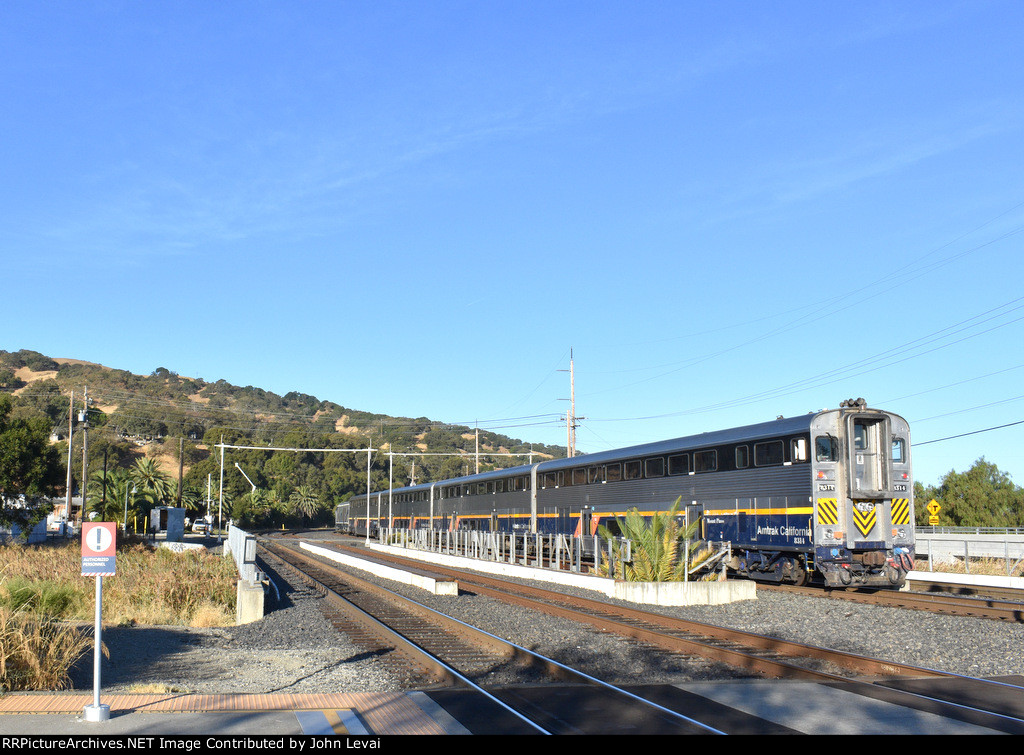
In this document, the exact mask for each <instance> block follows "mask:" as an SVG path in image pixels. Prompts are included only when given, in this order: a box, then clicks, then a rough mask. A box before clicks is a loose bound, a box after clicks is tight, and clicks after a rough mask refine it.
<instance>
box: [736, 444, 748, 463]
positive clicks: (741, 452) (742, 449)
mask: <svg viewBox="0 0 1024 755" xmlns="http://www.w3.org/2000/svg"><path fill="white" fill-rule="evenodd" d="M749 466H750V446H736V469H746V468H747V467H749Z"/></svg>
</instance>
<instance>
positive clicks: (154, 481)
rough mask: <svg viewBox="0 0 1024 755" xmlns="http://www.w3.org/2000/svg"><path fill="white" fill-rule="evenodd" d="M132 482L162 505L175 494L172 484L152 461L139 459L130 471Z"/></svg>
mask: <svg viewBox="0 0 1024 755" xmlns="http://www.w3.org/2000/svg"><path fill="white" fill-rule="evenodd" d="M131 478H132V481H133V482H134V483H135V484H136V485H137V486H138V488H139V490H140V491H141V492H144V493H151V494H152V496H153V499H154V500H155V501H156V502H157V503H159V504H162V505H166V504H167V502H168V501H169V500H170V499H171V497H172V496H173V495H174V493H175V492H176V489H175V487H174V483H173V482H172V481H171V478H170V477H168V476H167V474H166V473H165V472H163V471H162V470H161V469H160V468H159V467H158V466H157V465H156V462H155V461H153V459H139V460H138V461H136V462H135V466H134V467H132V469H131Z"/></svg>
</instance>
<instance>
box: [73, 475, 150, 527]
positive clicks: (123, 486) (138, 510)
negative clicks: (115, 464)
mask: <svg viewBox="0 0 1024 755" xmlns="http://www.w3.org/2000/svg"><path fill="white" fill-rule="evenodd" d="M104 491H105V493H106V506H103V503H102V502H103V495H104ZM89 496H90V498H91V500H92V501H94V503H93V507H94V508H93V511H95V512H96V515H97V516H98V517H99V519H100V521H104V522H120V523H122V524H123V523H124V516H125V508H127V509H128V521H129V522H130V521H131V520H132V518H133V517H135V516H138V515H139V514H143V515H144V514H145V513H146V512H147V511H148V510H149V509H150V508H152V507H153V506H155V505H156V502H157V500H156V497H155V496H154V495H153V493H152V491H148V490H140V489H139V487H138V484H137V483H136V482H135V481H134V479H133V476H132V473H131V470H127V469H112V470H110V471H109V472H107V475H106V479H105V480H104V476H103V473H102V472H94V473H93V474H92V475H91V476H90V478H89Z"/></svg>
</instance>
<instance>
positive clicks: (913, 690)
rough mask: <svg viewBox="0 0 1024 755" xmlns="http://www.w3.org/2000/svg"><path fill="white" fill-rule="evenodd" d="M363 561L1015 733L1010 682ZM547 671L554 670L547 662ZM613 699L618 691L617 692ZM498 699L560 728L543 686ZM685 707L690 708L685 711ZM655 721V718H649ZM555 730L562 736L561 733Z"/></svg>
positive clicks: (415, 564) (1017, 716)
mask: <svg viewBox="0 0 1024 755" xmlns="http://www.w3.org/2000/svg"><path fill="white" fill-rule="evenodd" d="M333 547H334V548H336V549H338V550H341V551H346V550H347V551H348V552H350V553H352V554H353V555H356V556H358V557H360V558H367V557H368V554H367V551H366V550H365V549H362V548H355V549H353V548H345V547H343V546H337V545H334V546H333ZM372 558H374V559H376V560H383V561H386V562H387V563H389V564H392V565H393V564H400V565H405V566H406V567H407V568H411V569H413V570H417V571H424V570H425V568H426V570H428V571H430V572H432V573H434V574H436V575H438V576H443V577H449V578H455V579H457V580H458V581H459V584H460V587H461V588H465V589H466V590H467V591H471V592H474V593H478V594H484V595H489V596H491V597H494V598H496V599H499V600H507V601H512V602H514V603H516V604H518V605H522V606H526V607H529V608H531V609H534V610H540V611H545V612H547V613H551V614H554V615H558V616H562V617H565V618H570V619H573V620H576V621H583V622H585V623H588V624H591V625H592V626H597V627H600V628H601V629H603V630H604V631H615V632H618V633H619V634H621V635H623V636H626V637H631V638H633V639H636V640H640V641H642V642H644V643H645V644H647V645H648V646H649V647H657V648H662V649H668V650H670V651H671V652H677V653H678V652H683V653H687V654H700V655H703V656H704V657H711V658H714V659H716V660H724V661H725V662H728V663H732V664H733V665H736V666H737V667H739V668H743V669H746V670H749V671H751V672H754V673H757V674H761V675H764V676H774V677H779V678H786V679H799V680H805V681H814V682H817V683H819V684H823V685H827V686H831V687H841V688H842V689H844V690H847V691H851V692H854V693H856V694H857V695H860V696H862V697H867V698H872V699H876V700H881V701H884V702H888V703H892V704H894V705H900V706H904V707H907V708H913V709H916V710H920V711H924V712H927V713H931V714H934V715H938V716H943V717H946V718H951V719H955V720H959V721H963V722H967V723H971V724H974V725H977V726H983V727H986V728H988V729H993V730H995V731H1003V732H1007V733H1014V734H1024V688H1022V687H1021V686H1019V684H1017V683H1016V681H1009V682H1005V681H990V680H981V679H973V678H969V677H962V676H959V675H955V674H948V673H945V672H939V671H933V670H929V669H921V668H918V667H914V666H907V665H902V664H895V663H890V662H887V661H880V660H876V659H871V658H866V657H863V656H857V655H853V654H849V653H844V652H841V651H833V650H829V649H826V648H817V647H813V646H807V645H801V644H800V643H791V642H787V641H782V640H779V639H777V638H771V637H761V636H759V635H754V634H751V633H747V632H739V631H736V630H728V629H725V628H721V627H712V626H710V625H706V624H699V623H696V622H687V621H681V620H677V619H673V618H671V617H666V616H663V615H661V614H651V613H648V612H644V611H639V610H636V609H631V608H626V607H619V606H613V605H610V604H607V603H604V602H603V601H594V600H588V599H582V598H576V597H573V596H568V595H566V594H564V593H560V592H557V591H549V590H544V589H539V588H534V587H532V586H526V585H523V584H521V583H518V582H509V581H507V580H499V579H494V578H491V577H485V576H482V575H479V574H476V573H472V574H470V573H465V572H460V571H457V570H454V569H449V568H444V567H439V566H437V565H433V564H431V565H429V567H427V565H425V564H424V563H423V562H421V561H409V560H407V559H402V558H400V557H397V556H394V555H391V554H388V555H387V556H383V555H382V554H379V553H375V554H373V556H372ZM316 560H317V561H319V560H320V559H319V558H317V559H316ZM330 568H331V569H335V568H336V567H335V566H331V567H330ZM570 604H571V605H570ZM556 665H558V664H557V663H556ZM823 667H829V668H830V669H831V667H838V668H843V669H845V670H846V671H847V672H852V673H853V674H854V675H855V678H851V677H849V676H843V675H840V674H838V673H835V672H834V671H833V670H825V668H823ZM879 677H881V678H879ZM590 683H592V682H590ZM597 683H598V685H601V684H603V683H602V682H600V681H599V680H598V681H597ZM556 689H564V687H560V686H557V685H556ZM579 689H580V688H578V687H575V686H574V687H573V690H574V691H573V692H572V697H571V700H572V701H573V702H572V703H571V704H570V705H568V706H567V707H566V708H565V709H566V710H568V711H570V713H569V714H568V715H572V713H571V712H574V711H578V710H580V709H586V708H587V707H588V706H587V704H586V703H585V702H584V701H585V700H587V699H588V697H589V696H590V695H592V694H595V693H593V692H587V693H585V694H584V693H581V692H580V691H579ZM612 689H613V688H612ZM631 689H632V688H631ZM644 689H645V690H646V691H645V692H644V696H645V698H648V699H653V700H657V699H659V695H662V696H664V695H665V694H668V696H669V698H672V695H671V692H668V693H666V690H673V689H674V688H672V687H659V688H657V689H650V690H648V689H647V688H644ZM677 692H678V691H677ZM538 694H540V695H541V698H540V699H541V701H542V702H540V703H538V702H537V701H536V700H533V699H532V698H535V697H536V696H537V695H538ZM605 694H606V692H605V691H603V690H602V692H601V696H604V695H605ZM615 694H616V695H618V694H621V692H618V693H615ZM626 694H629V693H626ZM499 696H504V698H505V699H507V700H511V699H513V698H519V703H520V704H521V705H525V706H526V707H527V708H528V709H532V710H534V712H535V713H536V712H538V711H550V710H552V709H554V710H556V711H559V713H557V714H548V715H554V718H553V721H554V722H555V723H556V724H557V725H558V726H564V721H563V719H562V715H563V714H562V713H561V710H562V708H560V707H559V705H558V699H557V694H555V693H554V692H553V691H552V690H551V689H548V690H544V691H543V692H538V691H537V688H536V687H535V688H534V689H533V690H532V697H531V696H530V695H526V697H527V699H526V701H525V702H523V700H522V699H521V698H523V696H524V693H523V691H522V690H521V689H519V690H503V691H502V692H500V693H499ZM531 700H532V701H531ZM677 702H678V701H677ZM593 704H594V705H595V706H598V707H600V708H601V709H602V710H606V711H609V714H608V715H610V716H612V718H615V716H624V719H621V720H620V719H616V722H617V723H618V724H619V725H621V726H622V729H621V730H620V732H621V733H625V732H627V731H629V730H630V729H629V727H630V726H633V727H634V728H633V730H634V731H643V732H644V733H651V731H652V730H651V729H650V728H647V727H649V726H651V725H655V726H657V725H666V722H665V721H664V720H659V721H657V723H656V724H645V725H644V727H643V728H642V729H640V730H637V729H636V728H635V727H636V724H635V721H636V719H637V716H638V714H637V713H636V712H635V711H637V710H643V711H644V715H653V714H650V712H649V711H647V710H646V709H645V708H644V707H643V706H642V705H641V706H640V707H636V706H637V704H636V703H635V702H631V703H630V705H628V706H627V705H624V704H623V702H622V700H618V701H617V702H612V703H610V707H604V706H608V705H609V703H608V701H607V700H605V701H603V702H595V703H593ZM662 707H664V708H671V702H669V701H666V702H665V705H664V706H662ZM685 709H686V710H687V711H689V710H691V708H685ZM654 710H656V711H657V710H659V708H657V707H655V708H654ZM656 715H658V716H662V715H664V714H663V713H661V712H659V713H657V714H656ZM674 715H677V714H674ZM592 717H593V715H592ZM612 718H607V717H606V716H600V717H599V721H600V732H601V733H609V726H611V727H612V729H613V730H614V729H615V724H612V723H611V721H612ZM707 720H708V721H710V722H711V723H710V724H695V723H691V722H687V723H686V725H687V726H694V725H697V726H701V725H710V726H712V727H714V726H716V725H719V726H721V728H722V729H723V730H724V729H728V728H729V726H740V727H742V725H743V723H742V722H741V723H740V724H736V722H734V721H730V722H729V724H728V725H722V724H719V723H718V721H717V720H716V719H714V717H712V718H709V719H707ZM667 725H669V726H677V725H679V724H678V722H677V721H676V720H674V719H669V723H668V724H667ZM746 725H747V726H751V724H750V723H749V721H748V722H746ZM766 725H768V726H771V724H768V723H767V722H765V721H763V720H760V719H758V723H757V724H756V725H754V726H753V728H752V729H748V730H746V732H745V733H765V728H764V727H765V726H766ZM739 730H742V728H740V729H739ZM562 731H563V732H564V731H565V729H563V730H562ZM568 731H573V732H574V733H578V732H580V731H585V729H575V728H573V727H572V726H570V727H569V729H568ZM560 733H561V732H560ZM787 733H789V732H787Z"/></svg>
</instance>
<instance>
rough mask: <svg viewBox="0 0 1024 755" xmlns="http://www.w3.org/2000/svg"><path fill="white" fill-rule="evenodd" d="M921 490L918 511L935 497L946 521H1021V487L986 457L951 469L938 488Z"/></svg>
mask: <svg viewBox="0 0 1024 755" xmlns="http://www.w3.org/2000/svg"><path fill="white" fill-rule="evenodd" d="M922 492H923V493H924V496H923V497H922V498H923V500H922V498H918V499H917V505H916V508H917V509H918V510H919V512H920V511H923V510H924V509H925V506H927V503H928V501H929V500H931V499H932V498H934V499H935V500H936V501H937V502H938V504H939V505H940V506H941V507H942V511H941V513H940V518H941V519H942V520H943V521H944V523H947V524H949V523H951V524H953V525H955V526H962V527H1014V526H1020V525H1021V524H1024V489H1022V488H1021V487H1019V486H1017V485H1015V484H1014V483H1013V481H1012V480H1011V479H1010V475H1008V474H1006V473H1005V472H1001V471H999V468H998V467H997V466H996V465H995V464H992V463H991V462H988V461H986V460H985V457H982V458H980V459H978V460H977V461H976V462H974V466H972V467H971V468H970V469H969V470H967V471H966V472H962V473H961V472H956V471H955V470H950V471H949V473H947V474H946V476H945V477H943V478H942V483H941V484H940V485H939V487H938V488H928V489H924V490H922ZM925 516H927V514H925Z"/></svg>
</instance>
